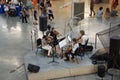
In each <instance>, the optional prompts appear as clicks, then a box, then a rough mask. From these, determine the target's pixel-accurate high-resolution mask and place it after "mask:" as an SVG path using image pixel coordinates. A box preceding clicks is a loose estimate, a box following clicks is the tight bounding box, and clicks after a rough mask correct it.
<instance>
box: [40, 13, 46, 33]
mask: <svg viewBox="0 0 120 80" xmlns="http://www.w3.org/2000/svg"><path fill="white" fill-rule="evenodd" d="M39 29H40V31H46V30H47V16H44V15H42V16H40V17H39Z"/></svg>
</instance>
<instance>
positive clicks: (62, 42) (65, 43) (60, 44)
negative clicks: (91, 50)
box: [59, 38, 68, 48]
mask: <svg viewBox="0 0 120 80" xmlns="http://www.w3.org/2000/svg"><path fill="white" fill-rule="evenodd" d="M67 44H68V40H67V39H66V38H65V39H64V40H62V41H60V42H59V47H60V48H62V47H64V46H66V45H67Z"/></svg>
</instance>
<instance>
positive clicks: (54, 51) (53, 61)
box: [48, 46, 59, 64]
mask: <svg viewBox="0 0 120 80" xmlns="http://www.w3.org/2000/svg"><path fill="white" fill-rule="evenodd" d="M53 49H54V50H52V52H53V56H52V57H53V60H52V61H50V62H49V63H48V64H50V63H59V62H57V61H55V53H56V46H54V47H53Z"/></svg>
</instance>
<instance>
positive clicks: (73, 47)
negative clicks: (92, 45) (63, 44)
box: [64, 38, 79, 61]
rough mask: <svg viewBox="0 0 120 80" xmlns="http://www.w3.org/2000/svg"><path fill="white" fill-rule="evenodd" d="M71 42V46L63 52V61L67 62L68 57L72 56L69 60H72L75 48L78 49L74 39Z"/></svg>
mask: <svg viewBox="0 0 120 80" xmlns="http://www.w3.org/2000/svg"><path fill="white" fill-rule="evenodd" d="M72 41H73V43H72V45H71V46H69V47H68V49H67V50H66V52H65V57H66V59H65V60H64V61H69V55H71V56H72V57H71V59H72V60H73V59H74V55H75V54H76V53H75V52H76V50H77V48H78V47H79V44H78V43H77V40H76V39H75V38H74V39H73V40H72Z"/></svg>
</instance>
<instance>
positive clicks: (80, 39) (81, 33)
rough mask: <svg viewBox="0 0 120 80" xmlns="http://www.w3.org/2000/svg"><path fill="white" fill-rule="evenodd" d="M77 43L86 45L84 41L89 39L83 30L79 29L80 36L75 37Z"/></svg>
mask: <svg viewBox="0 0 120 80" xmlns="http://www.w3.org/2000/svg"><path fill="white" fill-rule="evenodd" d="M77 40H78V42H79V44H80V45H81V46H82V47H83V46H85V45H86V41H87V40H89V37H88V36H87V35H86V34H85V31H84V30H81V31H80V36H79V37H78V38H77Z"/></svg>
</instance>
